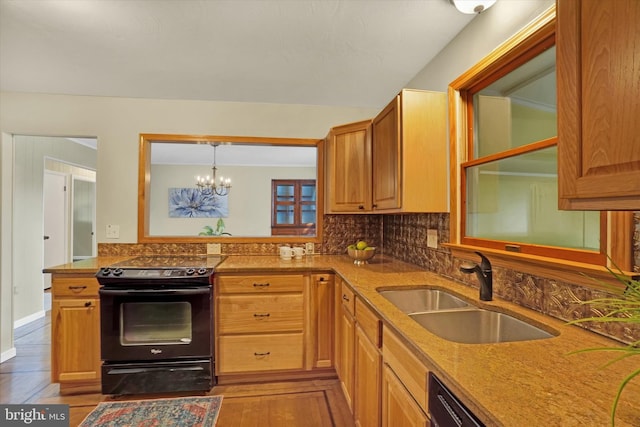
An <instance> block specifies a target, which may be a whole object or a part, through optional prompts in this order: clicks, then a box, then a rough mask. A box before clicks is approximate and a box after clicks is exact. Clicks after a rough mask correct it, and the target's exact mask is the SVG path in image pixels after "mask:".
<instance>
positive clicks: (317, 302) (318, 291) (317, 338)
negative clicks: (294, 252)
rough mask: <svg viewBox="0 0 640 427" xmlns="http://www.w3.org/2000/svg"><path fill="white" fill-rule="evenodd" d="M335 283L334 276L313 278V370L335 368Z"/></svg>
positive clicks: (311, 304)
mask: <svg viewBox="0 0 640 427" xmlns="http://www.w3.org/2000/svg"><path fill="white" fill-rule="evenodd" d="M333 293H334V281H333V275H332V274H314V275H312V276H311V292H310V294H311V301H310V303H309V307H310V308H311V312H310V313H309V318H310V321H311V331H310V333H309V335H310V336H311V343H310V345H311V347H312V348H311V349H310V351H309V352H310V353H312V354H313V361H312V367H313V368H330V367H332V366H333V342H334V341H333V338H334V337H333V328H334V316H335V315H334V309H333V304H334V295H333Z"/></svg>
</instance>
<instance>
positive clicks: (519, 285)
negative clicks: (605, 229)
mask: <svg viewBox="0 0 640 427" xmlns="http://www.w3.org/2000/svg"><path fill="white" fill-rule="evenodd" d="M634 220H635V230H634V236H633V251H634V253H633V256H634V271H637V272H640V212H636V213H635V214H634ZM430 229H431V230H437V234H438V245H437V248H431V247H428V245H427V230H430ZM357 240H366V241H367V242H368V243H369V245H370V246H377V247H378V250H379V252H380V253H384V254H388V255H391V256H393V257H395V258H398V259H400V260H403V261H406V262H409V263H412V264H416V265H419V266H421V267H423V268H425V269H428V270H430V271H433V272H436V273H438V274H440V275H443V276H445V277H448V278H451V279H453V280H455V281H457V282H460V283H464V284H466V285H468V286H473V287H477V284H476V280H475V277H474V276H472V275H466V274H462V273H460V272H459V267H460V263H461V260H459V259H457V258H455V257H453V256H452V254H451V252H450V251H449V250H448V249H447V248H445V247H443V246H442V243H446V242H448V241H449V214H447V213H436V214H402V215H325V216H324V225H323V241H322V243H321V244H318V243H316V245H315V250H316V253H322V254H342V253H345V251H346V247H347V246H348V245H349V244H351V243H354V242H355V241H357ZM278 246H279V244H274V243H223V244H222V253H223V254H229V255H248V254H251V255H271V254H276V250H277V247H278ZM206 251H207V249H206V244H205V243H189V244H175V243H169V244H161V243H152V244H135V243H134V244H113V243H101V244H99V245H98V254H99V255H100V256H137V255H152V254H156V255H157V254H166V255H170V254H171V255H175V254H183V255H196V254H205V253H206ZM493 274H494V294H495V295H497V296H499V297H500V298H503V299H505V300H508V301H512V302H514V303H517V304H519V305H521V306H523V307H527V308H530V309H532V310H536V311H539V312H542V313H545V314H547V315H550V316H553V317H556V318H558V319H561V320H565V321H570V320H574V319H577V318H584V317H590V316H593V315H598V313H594V312H592V311H591V310H590V308H589V307H588V306H586V305H582V304H580V301H586V300H591V299H594V298H598V297H602V296H603V293H602V292H601V291H597V290H594V289H591V288H588V287H584V286H579V285H576V284H572V283H565V282H561V281H558V280H555V279H548V278H544V277H538V276H533V275H530V274H526V273H523V272H519V271H515V270H511V269H505V268H500V267H498V268H494V272H493ZM507 283H508V284H509V285H508V286H507V285H506V284H507ZM581 326H582V327H586V328H588V329H590V330H592V331H594V332H598V333H600V334H602V335H605V336H609V337H611V338H614V339H617V340H619V341H622V342H626V343H630V342H635V341H637V340H640V325H637V324H636V325H630V324H628V323H622V322H621V323H590V324H586V323H584V324H581Z"/></svg>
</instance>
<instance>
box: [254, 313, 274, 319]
mask: <svg viewBox="0 0 640 427" xmlns="http://www.w3.org/2000/svg"><path fill="white" fill-rule="evenodd" d="M269 316H271V313H253V317H256V318H258V319H263V318H265V317H269Z"/></svg>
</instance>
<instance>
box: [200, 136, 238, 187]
mask: <svg viewBox="0 0 640 427" xmlns="http://www.w3.org/2000/svg"><path fill="white" fill-rule="evenodd" d="M209 145H210V146H212V147H213V167H212V168H211V173H212V176H211V175H207V176H206V177H203V176H200V175H198V176H197V177H196V185H197V186H198V188H199V189H200V191H202V192H203V193H204V194H216V195H218V196H226V195H227V194H229V189H231V179H230V178H225V177H223V176H221V177H220V182H219V183H216V181H217V178H216V174H217V172H218V168H217V167H216V149H217V148H218V145H220V144H219V143H217V142H214V143H209Z"/></svg>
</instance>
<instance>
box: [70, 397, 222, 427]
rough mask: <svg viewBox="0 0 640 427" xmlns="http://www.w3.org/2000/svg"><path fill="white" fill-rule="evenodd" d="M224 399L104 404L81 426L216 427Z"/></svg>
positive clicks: (191, 398)
mask: <svg viewBox="0 0 640 427" xmlns="http://www.w3.org/2000/svg"><path fill="white" fill-rule="evenodd" d="M221 404H222V396H207V397H182V398H176V399H155V400H129V401H122V402H101V403H99V404H98V406H97V407H96V409H94V410H93V411H92V412H91V413H90V414H89V415H87V417H86V418H85V419H84V421H82V423H81V424H80V426H79V427H107V426H109V427H121V426H131V427H143V426H144V427H148V426H163V427H171V426H176V427H187V426H189V427H195V426H199V427H213V426H215V425H216V420H217V418H218V413H219V412H220V405H221Z"/></svg>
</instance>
